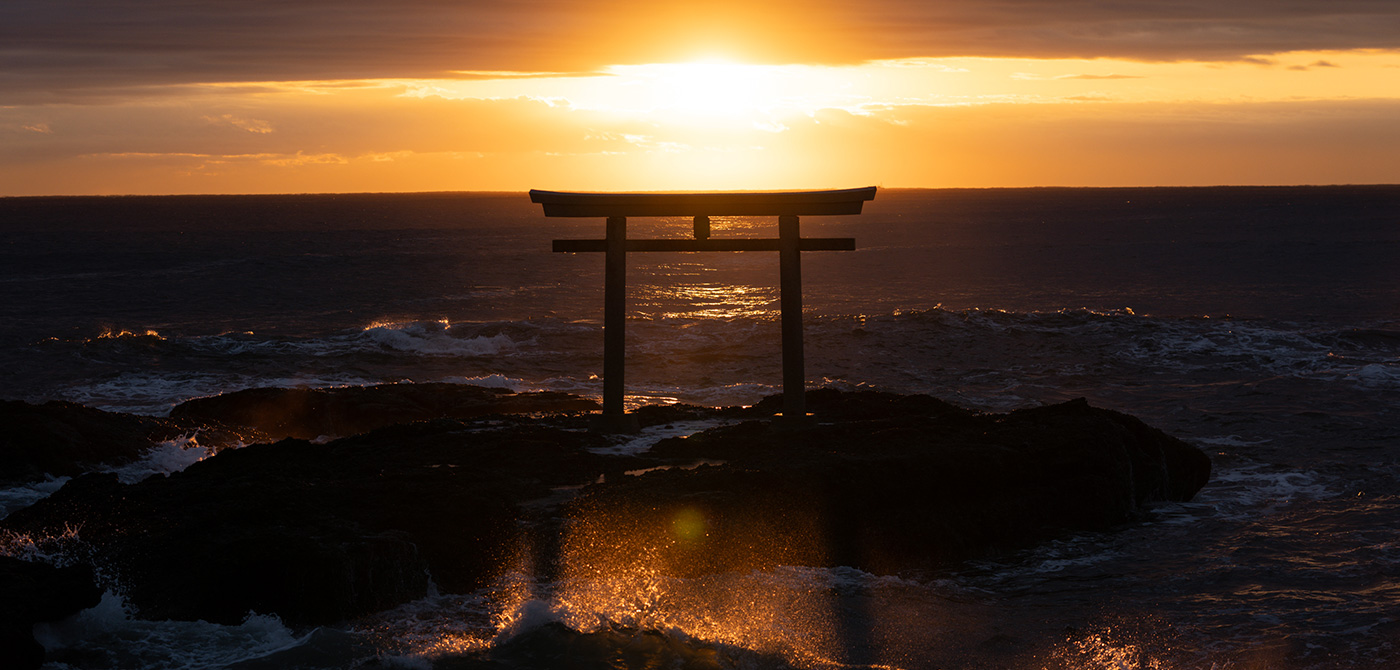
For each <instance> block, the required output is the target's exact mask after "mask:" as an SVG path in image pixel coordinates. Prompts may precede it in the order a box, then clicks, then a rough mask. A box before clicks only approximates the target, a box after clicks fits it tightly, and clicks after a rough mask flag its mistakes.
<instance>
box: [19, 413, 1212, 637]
mask: <svg viewBox="0 0 1400 670" xmlns="http://www.w3.org/2000/svg"><path fill="white" fill-rule="evenodd" d="M776 402H777V401H774V400H768V401H765V402H764V403H760V404H759V405H758V406H755V407H753V408H748V409H743V410H739V409H730V410H723V411H710V414H709V415H710V416H720V415H722V416H724V417H727V418H730V419H735V420H741V419H743V418H744V417H756V416H760V415H764V414H765V413H767V412H769V411H771V408H772V406H773V404H774V403H776ZM809 406H810V408H811V409H812V411H813V412H815V413H816V414H817V415H818V416H819V417H820V418H821V419H822V423H820V424H817V425H814V426H810V427H806V428H802V429H796V430H779V429H776V428H774V427H773V425H771V424H770V423H769V422H767V421H757V420H750V421H744V422H741V423H736V424H734V425H729V426H725V427H720V428H715V429H712V430H709V431H705V432H703V433H699V434H696V435H693V436H691V437H689V438H673V439H669V440H664V441H662V442H661V443H659V444H657V445H656V446H655V447H653V448H652V450H651V452H650V453H648V454H646V455H645V458H635V457H615V456H599V455H596V454H595V453H594V452H593V451H590V450H599V449H601V448H604V447H608V446H609V445H610V444H612V442H611V441H610V440H612V439H614V438H609V437H606V436H601V435H597V434H593V433H588V432H584V431H582V430H579V427H581V426H582V425H583V423H584V421H583V419H582V417H546V418H525V417H508V416H499V415H498V416H495V417H492V418H489V419H481V420H474V421H463V420H437V421H428V422H418V423H414V424H410V425H401V426H393V427H389V428H383V429H379V430H376V431H372V432H370V433H367V434H363V435H359V436H355V437H351V438H345V439H341V440H335V441H332V442H328V443H326V444H312V443H309V442H306V441H302V440H284V441H282V442H278V443H276V444H266V445H254V446H252V447H246V448H243V449H238V450H227V451H224V452H222V453H220V454H218V455H217V456H215V457H213V458H210V459H207V460H205V461H202V462H200V463H198V464H195V465H193V466H191V467H190V468H188V469H186V470H185V471H183V472H180V473H176V474H173V475H170V476H168V477H153V478H150V479H147V480H146V481H143V482H140V483H139V484H134V485H122V484H120V483H119V482H117V481H116V480H115V478H113V477H111V476H103V475H88V476H84V477H80V478H77V479H74V480H73V481H71V482H69V483H68V484H67V485H66V486H65V487H64V488H63V489H61V490H60V491H59V492H57V493H56V494H54V495H53V496H51V497H50V498H48V499H45V500H43V501H40V502H39V503H37V504H35V505H34V506H32V507H30V508H28V509H25V510H20V511H18V512H16V513H14V514H13V515H11V516H10V517H9V518H7V519H5V520H3V521H0V530H5V529H9V530H13V531H15V532H26V533H31V534H34V535H36V536H38V535H42V534H45V533H48V534H52V533H54V532H57V530H59V529H61V528H62V527H63V524H65V523H68V522H72V521H74V520H82V522H83V527H82V529H81V531H80V535H81V539H82V541H83V542H84V543H86V544H87V545H88V546H90V547H92V548H93V552H94V557H95V560H98V561H101V562H103V564H104V565H106V566H109V567H110V568H112V570H113V571H114V572H115V574H117V575H119V577H120V579H121V580H122V583H123V585H124V587H125V589H126V595H127V597H128V602H129V603H131V604H134V605H136V606H137V607H138V608H139V609H140V611H141V613H142V615H143V616H147V617H152V618H179V619H196V618H199V619H205V620H209V621H219V622H237V621H240V620H242V618H243V617H244V616H246V614H247V613H248V612H249V611H250V610H253V611H257V612H259V613H275V614H278V615H280V616H282V617H283V619H284V620H285V621H287V622H288V623H290V624H293V625H297V624H320V623H327V622H332V621H336V620H338V619H344V618H348V617H353V616H357V615H361V614H366V613H370V612H373V611H376V610H380V609H384V608H387V607H390V606H392V605H394V604H397V603H401V602H404V601H407V600H410V599H413V598H417V597H419V596H421V595H422V594H423V593H424V591H425V589H426V585H427V575H428V574H431V576H432V579H433V580H434V581H435V582H436V583H437V584H438V586H440V587H441V588H442V589H443V590H444V591H447V592H467V591H471V590H474V589H477V588H480V587H483V586H486V585H489V584H491V583H492V581H493V580H494V579H495V578H497V577H498V576H500V574H501V573H502V572H504V571H507V570H512V569H519V568H520V567H521V566H532V567H527V568H526V569H534V570H536V571H537V572H538V573H539V575H540V577H541V578H543V579H545V580H550V579H553V578H554V577H556V576H559V574H561V573H563V574H565V575H566V576H571V577H579V578H585V579H586V578H588V577H589V573H590V571H594V572H598V573H599V575H598V576H599V577H604V578H606V577H607V576H608V574H609V572H610V571H617V570H618V569H619V566H623V567H625V564H632V563H636V562H638V561H649V562H650V563H649V564H648V566H646V567H647V568H648V569H655V570H659V571H662V572H670V573H673V574H696V573H702V572H707V571H727V570H743V569H751V568H755V567H763V566H771V565H776V564H790V565H828V566H829V565H851V566H856V567H861V568H863V569H866V570H869V571H873V572H882V573H889V572H897V571H902V570H907V569H921V568H937V567H940V566H946V565H950V564H953V563H955V562H957V561H960V560H964V559H966V558H969V557H973V556H983V555H987V554H988V553H991V552H997V551H1005V550H1010V549H1015V548H1019V547H1026V546H1029V545H1031V544H1033V543H1035V542H1037V541H1040V540H1043V539H1046V538H1050V537H1054V536H1056V535H1059V534H1062V533H1064V532H1067V531H1081V530H1105V529H1110V528H1112V527H1113V526H1115V525H1117V524H1122V523H1125V522H1128V521H1132V520H1134V519H1136V518H1140V516H1141V515H1142V514H1143V513H1144V512H1145V511H1146V510H1147V509H1148V507H1149V506H1150V505H1151V504H1152V503H1153V502H1155V501H1162V500H1186V499H1189V498H1190V497H1191V496H1192V495H1194V493H1195V492H1196V491H1197V490H1198V489H1199V488H1200V487H1201V486H1202V485H1204V484H1205V482H1206V479H1207V478H1208V476H1209V470H1210V462H1209V459H1208V458H1207V457H1206V456H1205V455H1204V454H1202V453H1201V452H1200V451H1199V450H1196V449H1195V448H1193V447H1190V446H1189V445H1186V444H1184V443H1182V442H1180V441H1178V440H1175V439H1174V438H1171V437H1169V436H1167V435H1165V434H1163V433H1161V432H1160V431H1157V430H1155V429H1153V428H1150V427H1148V426H1146V425H1144V424H1143V423H1142V422H1140V421H1138V420H1137V419H1134V418H1132V417H1129V416H1126V415H1123V414H1119V413H1116V412H1111V411H1108V410H1102V409H1095V408H1092V407H1089V406H1088V405H1087V404H1086V403H1084V402H1083V401H1074V402H1069V403H1064V404H1061V405H1056V406H1051V407H1042V408H1037V409H1029V410H1022V411H1018V412H1011V413H1009V414H997V415H993V414H977V413H973V412H969V411H967V410H963V409H960V408H957V407H954V406H952V405H948V404H946V403H943V402H941V401H938V400H935V399H933V398H930V397H927V396H898V395H891V394H881V393H839V392H835V391H818V392H812V393H811V394H809ZM649 414H655V415H656V416H654V417H652V418H664V417H668V416H676V417H682V418H697V417H699V416H702V415H704V411H702V410H697V409H694V408H680V409H673V410H668V411H666V412H650V413H649ZM701 462H703V463H709V464H708V465H700V466H698V467H695V466H696V464H697V463H701ZM716 463H719V464H716ZM625 471H630V472H633V473H634V474H624V472H625ZM638 471H645V472H644V473H642V474H635V473H637V472H638ZM570 487H582V488H581V493H580V494H579V495H578V496H577V497H576V498H574V499H572V500H568V496H567V495H563V494H567V493H569V490H568V489H569V488H570ZM561 501H562V502H561ZM559 505H562V506H559Z"/></svg>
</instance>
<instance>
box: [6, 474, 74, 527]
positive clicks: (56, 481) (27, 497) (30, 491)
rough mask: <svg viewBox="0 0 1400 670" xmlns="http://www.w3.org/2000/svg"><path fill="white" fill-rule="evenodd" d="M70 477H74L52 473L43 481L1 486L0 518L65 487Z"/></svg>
mask: <svg viewBox="0 0 1400 670" xmlns="http://www.w3.org/2000/svg"><path fill="white" fill-rule="evenodd" d="M69 479H72V477H54V476H52V475H50V476H49V478H48V479H45V480H44V481H42V482H31V483H28V484H22V485H20V486H16V487H13V488H0V519H3V518H5V517H7V516H9V515H10V513H11V512H14V511H15V510H20V509H24V508H26V507H28V506H30V505H33V504H34V503H36V502H39V501H40V500H43V499H44V498H47V497H49V496H50V495H53V492H54V491H57V490H59V489H61V488H63V485H64V484H66V483H68V480H69Z"/></svg>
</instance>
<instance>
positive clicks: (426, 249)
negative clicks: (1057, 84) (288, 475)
mask: <svg viewBox="0 0 1400 670" xmlns="http://www.w3.org/2000/svg"><path fill="white" fill-rule="evenodd" d="M776 227H777V224H776V220H769V219H764V218H715V219H714V220H713V222H712V228H713V231H714V233H713V235H714V237H774V236H776ZM802 232H803V235H804V236H808V237H853V238H855V240H856V245H857V250H856V251H844V252H806V253H804V254H803V258H802V265H803V300H804V306H805V335H806V377H807V382H808V385H809V387H821V386H826V387H835V388H842V389H878V390H884V391H893V392H899V393H927V394H930V395H933V396H936V397H939V398H942V399H944V400H948V401H950V402H953V403H955V404H959V405H962V406H965V407H968V408H971V409H977V410H984V411H996V412H1000V411H1007V410H1011V409H1017V408H1023V407H1034V406H1038V405H1042V404H1050V403H1056V402H1061V401H1064V400H1069V399H1073V398H1079V397H1083V398H1087V399H1088V401H1089V402H1090V403H1091V404H1093V405H1095V406H1099V407H1106V408H1109V409H1114V410H1118V411H1121V412H1125V413H1129V414H1132V415H1135V416H1137V417H1139V418H1141V419H1143V420H1144V421H1146V422H1147V423H1149V424H1150V425H1153V426H1156V427H1158V428H1161V429H1163V430H1165V431H1166V432H1168V433H1170V434H1172V435H1175V436H1177V437H1179V438H1181V439H1183V440H1185V441H1187V442H1189V443H1192V444H1194V445H1196V446H1198V447H1200V448H1201V449H1203V450H1205V451H1206V452H1207V453H1209V454H1210V455H1211V458H1212V460H1213V462H1214V473H1213V476H1212V481H1211V483H1210V484H1208V485H1207V486H1206V488H1205V489H1203V490H1202V491H1201V493H1200V494H1199V495H1198V496H1197V497H1196V499H1195V500H1193V501H1192V502H1190V503H1176V504H1165V505H1161V506H1159V507H1158V508H1157V509H1155V510H1153V513H1152V515H1151V516H1150V518H1147V519H1144V520H1143V521H1142V522H1140V523H1137V524H1133V525H1131V526H1128V527H1124V528H1121V529H1118V530H1116V531H1114V532H1111V533H1099V534H1079V535H1072V536H1068V537H1065V538H1062V539H1061V540H1058V541H1055V542H1052V543H1049V544H1046V545H1042V546H1040V547H1038V548H1036V549H1034V550H1030V551H1026V552H1024V553H1021V554H1017V555H1014V556H1004V557H1001V558H999V559H998V560H996V561H983V562H977V563H973V564H968V565H965V566H963V567H961V568H959V569H957V570H950V571H946V572H941V573H937V574H910V575H872V574H866V573H862V572H860V571H857V570H853V569H836V570H826V569H815V568H802V567H795V566H794V567H789V568H784V569H780V570H775V571H771V572H765V573H755V574H747V575H717V576H713V577H710V578H706V579H696V580H688V581H687V580H680V581H678V582H676V583H673V584H671V585H670V587H669V588H670V589H671V590H670V591H669V592H670V593H672V594H675V593H684V594H686V597H685V598H680V597H676V598H670V599H667V600H665V602H655V603H653V605H654V606H653V607H649V608H646V609H645V612H643V613H641V614H639V613H637V612H636V611H633V612H630V613H620V612H611V611H605V612H582V611H570V610H569V605H568V604H567V603H560V602H532V603H526V604H525V605H523V606H522V607H521V609H520V611H517V612H515V613H514V614H513V615H512V616H511V617H507V618H508V619H509V620H510V621H511V622H512V624H511V627H510V628H509V629H508V630H502V629H501V624H500V621H501V620H502V619H501V617H500V616H497V615H491V614H490V613H491V612H497V614H499V610H500V608H501V604H500V602H499V599H497V598H495V597H494V596H493V594H492V593H479V594H470V595H467V596H462V595H452V596H449V595H437V596H434V597H432V598H428V599H426V600H424V601H420V602H416V603H412V604H410V605H407V606H404V607H402V608H399V609H398V610H394V611H391V612H385V613H382V614H380V615H378V616H376V617H374V618H372V620H365V621H357V622H347V623H346V624H345V625H344V626H342V627H337V628H334V629H330V628H327V629H317V630H314V631H304V630H293V629H290V628H287V627H286V626H284V625H282V623H281V622H280V621H278V620H277V619H276V618H275V617H270V616H265V615H262V614H257V615H253V616H250V618H249V620H248V621H247V622H245V623H244V624H243V625H242V626H216V625H213V624H204V623H189V622H170V621H146V620H143V619H141V618H140V616H139V613H136V612H132V611H130V608H128V607H126V606H125V603H123V602H122V601H121V598H120V596H119V595H118V594H117V593H115V592H114V593H111V594H109V596H108V598H107V599H106V600H105V601H104V603H103V605H102V606H100V607H99V608H97V609H95V610H91V611H89V612H87V613H84V614H83V615H80V616H79V617H78V619H76V620H70V621H69V622H66V623H65V624H62V625H57V626H50V627H44V629H43V630H42V631H41V632H42V633H43V635H41V641H43V642H44V643H45V645H46V646H48V647H49V648H50V649H51V651H56V652H58V653H57V655H58V656H60V657H63V658H68V659H70V660H69V661H67V662H56V663H52V664H51V666H50V667H53V668H70V667H71V668H97V667H102V668H111V667H132V668H140V667H150V668H186V667H191V668H224V667H231V666H237V667H244V668H247V667H268V668H273V667H276V668H290V667H356V666H357V665H358V666H364V667H429V666H430V664H431V661H432V659H433V658H434V654H438V653H441V652H442V651H444V650H450V649H457V648H459V647H460V645H459V647H454V646H453V641H454V640H458V641H460V640H467V639H470V640H478V641H481V640H485V642H481V643H480V644H485V645H497V646H501V645H510V644H524V643H528V642H529V640H531V639H533V638H528V637H527V636H529V635H539V634H540V633H539V631H540V630H546V629H541V628H539V627H532V626H530V625H527V624H529V623H530V622H538V621H546V620H548V621H555V622H556V624H554V625H555V626H557V625H559V624H558V623H557V622H563V625H564V626H567V627H572V628H573V629H575V630H576V631H578V632H584V633H588V632H597V631H598V630H608V631H610V630H613V629H612V628H610V627H611V626H623V627H625V629H626V630H631V631H640V632H639V633H636V634H637V635H643V634H645V635H649V636H653V637H654V638H656V639H659V640H661V641H662V642H657V643H655V644H661V645H662V646H665V645H671V646H668V647H666V648H667V649H682V650H683V651H681V652H676V653H678V654H680V655H679V656H674V657H668V658H672V660H675V659H677V658H679V659H681V660H682V661H684V662H686V663H690V664H691V666H692V667H774V666H775V664H776V666H782V665H791V666H792V667H799V668H816V667H867V666H880V667H901V668H925V667H929V668H932V667H988V668H992V667H1007V668H1042V667H1066V668H1256V667H1257V668H1290V669H1291V668H1384V667H1397V666H1400V531H1397V530H1396V528H1397V527H1400V187H1397V186H1326V187H1219V188H1109V189H1059V188H1043V189H968V190H964V189H956V190H901V189H882V190H880V191H879V193H878V195H877V196H876V199H875V200H874V201H873V202H870V203H867V204H866V208H865V212H864V213H863V214H861V215H859V216H839V217H804V218H803V220H802ZM629 234H630V235H631V236H632V237H685V236H688V235H689V234H690V222H689V220H682V219H634V220H632V221H629ZM602 235H603V222H602V220H600V219H598V220H595V219H548V218H545V217H544V216H543V214H542V212H541V211H540V209H539V206H538V205H533V204H531V203H530V202H529V198H528V197H527V196H526V195H525V194H523V193H500V194H471V193H428V194H353V195H278V196H170V197H139V196H129V197H92V198H77V197H55V198H0V236H3V237H0V240H3V242H0V397H4V398H7V399H21V400H28V401H31V402H40V401H46V400H56V399H57V400H69V401H74V402H79V403H82V404H85V405H89V406H92V407H97V408H101V409H104V410H110V411H120V412H131V413H138V414H148V415H156V416H160V415H164V414H165V413H166V412H168V411H169V410H170V408H171V407H172V406H174V405H175V404H177V403H179V402H181V401H184V400H187V399H190V398H194V397H201V396H207V395H212V394H217V393H221V392H227V391H233V390H238V389H244V388H252V387H259V386H304V387H318V386H344V385H364V384H376V383H384V382H435V381H447V382H459V383H467V384H478V385H485V386H497V387H507V388H511V389H515V390H556V391H567V392H570V393H577V394H582V395H586V396H593V397H599V396H601V392H602V384H601V379H600V375H601V373H602V334H601V319H602V290H603V277H602V275H603V259H602V257H601V254H556V253H551V251H550V242H551V240H553V239H559V238H576V239H582V238H601V237H602ZM777 283H778V258H777V255H776V254H772V253H761V252H747V253H705V254H696V253H688V254H687V253H648V254H640V253H639V254H633V255H630V256H629V268H628V300H629V304H628V324H627V328H628V331H627V337H628V350H627V375H628V377H627V394H628V396H627V400H628V403H629V404H632V405H638V404H645V403H669V402H683V403H692V404H701V405H712V406H719V405H736V404H744V405H747V404H753V403H755V402H757V401H758V400H759V399H760V398H762V397H764V396H765V395H769V394H773V393H776V392H778V391H779V390H780V385H781V361H780V356H779V339H780V336H779V322H778V289H777ZM694 428H695V429H698V428H700V427H694ZM643 437H644V438H645V437H646V436H643ZM652 437H656V436H652ZM643 442H644V441H643ZM182 446H183V447H190V445H173V446H172V445H167V446H166V447H165V448H162V449H157V450H155V451H153V452H152V456H151V457H150V458H149V459H147V461H144V462H142V463H140V464H138V465H137V466H127V471H126V473H125V474H124V475H123V476H124V477H129V478H137V477H140V476H145V475H146V474H150V473H157V472H169V471H172V470H175V469H178V468H180V467H184V466H185V465H187V464H188V463H190V462H193V460H195V459H197V458H199V457H200V456H202V454H201V453H199V452H198V449H197V448H195V447H191V448H182ZM61 484H62V481H61V480H55V481H50V482H42V483H37V484H34V485H32V486H26V487H20V488H15V489H9V490H5V491H0V514H7V513H9V512H10V511H13V510H14V509H17V508H19V507H22V506H24V505H26V504H28V503H30V502H32V501H33V500H36V499H38V498H39V497H41V496H43V495H47V493H49V492H51V491H52V490H54V489H56V488H57V487H58V486H60V485H61ZM654 586H655V585H652V587H653V588H654ZM736 590H737V591H740V592H747V593H751V594H754V598H755V599H757V600H761V601H762V602H763V603H765V609H764V616H762V617H748V618H744V619H743V621H742V623H735V622H733V621H731V622H730V624H729V625H728V626H727V627H726V626H716V625H713V624H714V619H715V617H718V616H721V614H716V613H715V612H714V611H709V610H706V611H705V612H704V613H703V615H702V613H701V610H705V607H704V606H703V604H704V603H705V602H706V601H707V597H708V598H709V599H710V600H713V599H714V597H715V596H716V594H719V593H728V592H733V591H736ZM818 596H820V598H818ZM817 600H820V601H821V602H824V603H828V605H827V606H828V607H829V606H831V605H830V603H837V605H836V606H838V607H845V608H847V609H848V610H851V611H852V612H855V613H854V614H851V616H859V617H866V618H867V619H868V620H869V624H870V626H869V629H870V630H872V631H876V633H872V634H870V635H868V636H865V637H864V638H862V639H861V640H850V639H845V638H842V637H841V636H832V635H822V634H818V632H814V631H818V630H819V629H820V628H821V626H820V625H819V620H820V619H821V616H819V615H818V614H817V613H814V611H815V610H816V609H819V608H817V607H816V605H813V604H812V603H814V602H816V601H817ZM724 616H731V617H733V616H738V615H736V614H734V613H730V614H728V615H724ZM599 622H603V623H601V624H600V623H599ZM814 622H816V623H814ZM493 626H494V627H495V628H493ZM599 626H602V627H603V628H601V629H600V628H598V627H599ZM548 630H553V629H548ZM720 630H724V631H727V632H726V633H724V634H722V635H721V634H719V633H717V632H716V631H720ZM970 630H976V631H978V633H979V637H978V638H977V639H979V640H982V639H986V640H1001V641H1003V642H1002V643H997V644H991V645H988V646H986V648H976V649H971V650H968V649H962V648H959V651H957V653H953V652H945V651H944V650H945V649H953V648H955V647H958V644H959V640H960V639H963V638H966V637H967V635H966V634H967V632H968V631H970ZM989 631H990V633H989ZM648 639H651V638H648ZM522 640H524V641H525V642H521V641H522ZM541 644H543V643H541ZM469 646H470V645H468V647H469ZM95 649H100V650H103V653H101V654H93V653H80V652H83V651H84V650H88V651H91V650H95ZM324 649H333V650H335V651H334V654H339V656H335V655H334V654H332V655H331V656H324V657H323V658H332V657H333V658H336V659H339V660H336V661H334V662H332V661H325V660H323V661H319V662H322V663H323V664H322V665H315V664H314V663H312V662H311V661H293V660H289V659H294V658H300V657H298V656H296V655H295V654H296V653H297V652H298V650H300V653H302V654H303V655H305V654H311V653H312V650H324ZM687 650H688V651H687ZM1047 650H1048V651H1047ZM327 653H330V652H327ZM687 654H688V655H687ZM318 658H321V657H318ZM73 659H79V660H73ZM82 659H86V660H82ZM104 659H105V660H104ZM950 659H951V660H950ZM240 663H241V664H242V665H238V664H240ZM297 663H301V665H297ZM326 663H330V665H325V664H326ZM599 663H600V664H601V665H599V666H598V667H608V666H607V665H606V663H604V662H602V661H599ZM705 663H712V665H704V664H705ZM337 664H338V665H337ZM366 664H367V665H366ZM697 664H698V665H697ZM526 665H528V664H524V665H522V666H521V667H525V666H526ZM463 667H465V666H463ZM580 667H584V666H580ZM586 667H594V666H586Z"/></svg>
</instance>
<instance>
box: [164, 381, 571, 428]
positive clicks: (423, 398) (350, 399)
mask: <svg viewBox="0 0 1400 670" xmlns="http://www.w3.org/2000/svg"><path fill="white" fill-rule="evenodd" d="M596 409H598V403H596V402H594V401H592V400H588V399H585V398H580V397H578V396H574V395H570V394H567V393H554V392H538V393H514V392H511V391H507V390H504V389H496V388H484V387H480V386H470V385H464V384H444V383H429V384H381V385H378V386H347V387H343V388H325V389H288V388H256V389H247V390H244V391H235V392H233V393H225V394H223V395H217V396H210V397H208V398H196V399H194V400H189V401H186V402H183V403H181V404H179V405H176V406H175V408H174V409H172V410H171V411H170V417H171V418H172V419H193V420H199V421H211V420H212V421H219V422H222V423H227V424H231V425H235V426H247V427H250V428H255V429H257V430H260V431H262V432H264V433H267V434H268V435H271V436H272V437H273V438H274V439H280V438H283V437H296V438H301V439H304V440H312V439H316V438H318V437H344V436H349V435H358V434H360V433H366V432H369V431H371V430H374V429H376V428H383V427H384V426H389V425H393V424H397V423H409V422H412V421H426V420H430V419H469V418H473V417H479V416H485V415H488V414H534V413H543V412H550V413H555V412H588V411H592V410H596Z"/></svg>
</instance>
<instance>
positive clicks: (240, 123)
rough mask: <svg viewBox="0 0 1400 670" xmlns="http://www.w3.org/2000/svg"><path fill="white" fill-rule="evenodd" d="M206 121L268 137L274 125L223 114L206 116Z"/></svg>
mask: <svg viewBox="0 0 1400 670" xmlns="http://www.w3.org/2000/svg"><path fill="white" fill-rule="evenodd" d="M203 118H204V120H205V121H208V122H210V123H212V124H214V125H227V126H233V127H234V128H237V129H239V130H245V131H247V132H250V133H256V134H258V135H266V134H268V133H270V132H272V124H270V123H268V122H266V121H262V120H259V119H245V118H243V117H239V116H234V115H232V114H221V115H219V116H205V117H203Z"/></svg>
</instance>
